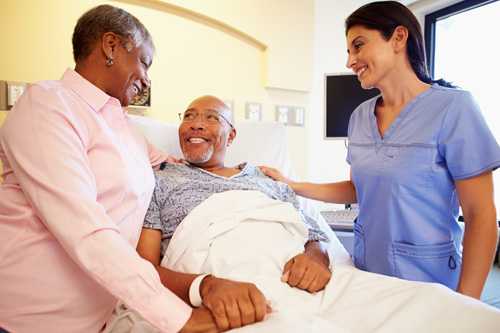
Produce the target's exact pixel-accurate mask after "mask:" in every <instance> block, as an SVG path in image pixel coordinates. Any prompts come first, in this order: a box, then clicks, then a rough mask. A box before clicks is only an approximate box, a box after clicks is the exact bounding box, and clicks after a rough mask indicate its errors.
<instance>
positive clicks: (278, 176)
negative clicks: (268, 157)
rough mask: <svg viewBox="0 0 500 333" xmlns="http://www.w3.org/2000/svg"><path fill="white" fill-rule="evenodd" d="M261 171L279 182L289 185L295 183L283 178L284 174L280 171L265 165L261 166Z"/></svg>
mask: <svg viewBox="0 0 500 333" xmlns="http://www.w3.org/2000/svg"><path fill="white" fill-rule="evenodd" d="M259 169H260V171H262V173H263V174H265V175H266V176H268V177H269V178H272V179H274V180H276V181H278V182H282V183H287V184H288V185H291V184H292V183H293V182H292V180H290V179H288V178H286V177H285V176H283V174H282V173H281V172H280V171H279V170H278V169H275V168H271V167H267V166H264V165H261V166H259Z"/></svg>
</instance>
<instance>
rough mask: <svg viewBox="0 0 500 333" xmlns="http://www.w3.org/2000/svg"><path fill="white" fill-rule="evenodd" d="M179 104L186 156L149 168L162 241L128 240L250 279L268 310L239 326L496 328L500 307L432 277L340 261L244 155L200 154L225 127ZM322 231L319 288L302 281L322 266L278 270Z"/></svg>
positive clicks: (168, 261) (175, 261) (174, 263)
mask: <svg viewBox="0 0 500 333" xmlns="http://www.w3.org/2000/svg"><path fill="white" fill-rule="evenodd" d="M189 111H190V110H189V109H188V113H187V114H186V113H185V114H184V119H185V122H183V125H181V128H180V130H179V132H180V133H179V134H180V135H179V138H180V143H181V148H182V152H183V154H184V156H185V158H186V159H187V160H188V161H191V162H192V163H191V164H190V165H167V166H165V168H164V170H163V171H160V172H159V173H158V175H157V188H156V190H155V194H154V196H153V201H152V204H151V206H150V211H149V212H148V214H147V218H146V221H145V228H153V229H156V230H160V231H161V234H162V242H161V245H160V243H159V242H156V244H155V245H154V247H156V248H155V249H151V248H147V247H148V246H149V247H151V246H152V245H151V244H152V243H151V242H149V241H148V240H147V238H145V237H147V236H145V237H141V241H140V243H139V247H138V248H139V251H140V252H143V251H144V249H145V248H147V249H146V251H145V252H147V253H151V250H153V251H156V252H157V253H159V254H160V253H161V254H163V260H162V262H161V265H162V266H164V267H167V268H169V269H172V270H177V271H182V272H186V273H196V274H200V273H210V274H213V275H214V276H217V277H223V278H228V279H234V280H240V281H248V282H252V283H255V284H256V285H257V286H258V287H259V288H260V290H261V291H262V292H263V293H264V295H265V296H266V298H267V299H269V300H270V301H271V302H272V308H273V312H272V313H271V314H270V315H269V316H268V318H267V319H266V320H264V321H263V322H261V323H258V324H255V325H251V326H247V327H243V328H240V329H239V330H240V331H242V332H244V331H245V332H326V331H328V332H330V331H331V332H372V331H377V330H378V331H383V332H392V331H397V330H399V331H404V332H417V331H418V332H434V331H435V332H443V331H454V332H455V331H456V332H470V331H481V332H494V331H497V330H498V327H499V325H500V312H499V311H497V310H496V309H494V308H491V307H489V306H487V305H484V304H482V303H480V302H478V301H475V300H473V299H470V298H467V297H465V296H461V295H459V294H456V293H454V292H453V291H451V290H449V289H446V288H445V287H442V286H439V285H436V284H427V283H419V282H409V281H403V280H398V279H395V278H390V277H384V276H381V275H376V274H371V273H366V272H362V271H359V270H357V269H355V268H353V267H352V266H351V265H349V264H346V252H345V250H343V249H342V247H341V246H340V244H339V242H338V240H337V239H336V238H335V236H334V235H333V233H331V231H330V230H329V229H327V228H325V229H323V230H319V227H318V226H317V223H316V222H314V221H312V219H310V218H306V224H305V223H303V222H304V217H303V216H304V215H303V214H301V213H300V211H299V210H297V209H296V207H294V205H292V204H290V203H288V202H292V203H293V202H294V198H293V197H290V194H289V193H290V192H289V189H287V188H286V186H283V184H278V183H274V182H273V181H271V180H268V179H264V178H263V176H262V174H261V173H260V172H259V171H258V170H257V169H256V168H255V167H253V166H252V165H250V164H244V165H243V164H240V165H239V166H238V167H236V168H231V167H229V168H226V167H224V164H222V168H221V166H220V165H214V164H211V163H208V164H207V163H206V162H207V161H210V158H211V157H212V156H213V154H214V153H215V154H218V152H217V151H216V150H218V149H220V151H221V155H220V157H222V159H223V158H224V154H225V151H226V145H225V142H226V141H225V140H222V142H223V143H224V144H223V145H220V142H221V141H218V136H220V135H222V136H224V135H228V134H227V133H224V132H218V131H213V129H212V133H211V131H210V129H208V130H207V128H205V126H206V125H207V124H206V123H209V122H210V120H209V118H208V116H209V115H208V116H207V115H205V114H203V112H205V111H201V110H195V109H192V110H191V111H192V112H195V111H196V112H195V113H194V114H189ZM202 117H205V118H202ZM219 120H220V119H219ZM186 122H187V123H188V124H186ZM205 122H206V123H205ZM208 126H210V125H208ZM146 135H147V133H146ZM150 139H151V138H150ZM153 141H154V140H153ZM222 161H223V160H222ZM240 162H241V161H240ZM197 166H198V167H197ZM199 166H201V167H199ZM276 199H277V200H276ZM287 201H288V202H287ZM181 221H182V223H180V222H181ZM317 222H318V223H319V224H320V225H322V226H324V223H323V224H322V221H321V220H317ZM179 223H180V224H179ZM307 225H309V226H310V228H309V230H308V228H307V227H306V226H307ZM147 233H148V232H147V231H146V232H145V233H143V236H144V235H146V234H147ZM327 238H330V240H331V242H330V243H331V244H330V246H329V247H328V251H329V252H328V254H329V257H330V258H329V262H330V264H331V265H333V266H334V267H335V268H334V273H333V276H332V278H331V281H330V282H329V283H328V284H327V285H326V288H325V289H324V290H323V291H321V292H318V293H314V294H311V293H309V292H306V291H302V290H300V289H306V290H307V289H310V291H317V290H320V289H323V287H324V286H325V283H326V282H327V281H328V280H329V278H330V276H329V274H326V275H322V276H320V277H318V279H320V280H321V281H318V283H316V284H314V287H311V288H308V287H309V286H311V284H312V281H306V282H307V283H306V282H303V284H302V285H300V283H299V282H298V281H300V278H301V277H302V276H299V277H297V276H294V277H293V279H292V281H290V280H291V276H290V274H289V273H286V272H289V271H290V266H291V265H293V263H294V261H293V260H290V259H291V258H297V257H296V256H297V255H300V254H301V253H302V252H304V244H306V242H308V241H310V240H326V239H327ZM146 244H147V245H146ZM141 248H142V250H141ZM318 262H319V263H321V260H320V261H318ZM327 262H328V260H327ZM313 267H315V266H313ZM315 268H317V267H315ZM320 271H321V270H320ZM283 272H285V274H283ZM321 273H325V271H324V270H323V271H321ZM328 273H329V272H328ZM302 274H303V272H302ZM304 275H305V274H304ZM320 275H321V274H320ZM314 279H316V276H315V277H314ZM282 280H284V281H285V282H288V284H287V283H284V282H283V281H282ZM292 286H297V287H299V288H292Z"/></svg>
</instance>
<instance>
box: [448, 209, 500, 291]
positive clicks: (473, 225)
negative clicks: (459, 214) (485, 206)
mask: <svg viewBox="0 0 500 333" xmlns="http://www.w3.org/2000/svg"><path fill="white" fill-rule="evenodd" d="M464 217H465V221H470V222H466V223H465V234H464V241H463V245H464V251H463V263H462V272H461V275H460V282H459V284H458V288H457V291H458V292H459V293H462V294H464V295H468V296H471V297H474V298H478V299H479V298H480V297H481V292H482V290H483V287H484V283H485V281H486V278H487V277H488V273H489V270H490V268H491V263H492V261H493V257H494V255H495V250H496V246H497V240H498V234H497V233H498V228H497V223H496V217H495V211H494V209H493V210H486V211H484V212H481V213H480V214H478V215H477V216H474V217H470V218H469V219H468V218H467V216H464Z"/></svg>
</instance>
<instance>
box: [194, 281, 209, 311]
mask: <svg viewBox="0 0 500 333" xmlns="http://www.w3.org/2000/svg"><path fill="white" fill-rule="evenodd" d="M209 275H210V274H201V275H198V276H197V277H195V279H194V280H193V282H191V286H190V287H189V303H191V305H192V306H194V307H195V308H199V307H200V306H201V304H202V303H203V300H202V299H201V293H200V286H201V282H202V281H203V279H204V278H206V277H207V276H209Z"/></svg>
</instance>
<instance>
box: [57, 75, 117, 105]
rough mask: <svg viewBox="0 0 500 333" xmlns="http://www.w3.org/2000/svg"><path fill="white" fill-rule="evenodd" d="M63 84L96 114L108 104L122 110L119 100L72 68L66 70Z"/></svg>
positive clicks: (62, 80)
mask: <svg viewBox="0 0 500 333" xmlns="http://www.w3.org/2000/svg"><path fill="white" fill-rule="evenodd" d="M61 82H62V84H63V85H64V86H66V87H68V88H69V89H71V90H73V91H74V92H75V93H76V94H77V95H78V96H80V97H81V98H82V99H83V100H84V101H85V102H86V103H87V104H88V105H89V106H90V107H91V108H92V109H93V110H94V111H96V112H100V111H101V110H102V109H103V108H104V106H105V105H107V104H114V105H115V106H116V107H119V108H121V104H120V101H118V99H116V98H114V97H111V96H109V95H108V94H106V93H105V92H104V91H102V90H101V89H99V88H98V87H96V86H95V85H94V84H92V83H91V82H90V81H88V80H87V79H85V78H84V77H83V76H81V75H80V74H78V72H76V71H75V70H73V69H71V68H68V69H66V71H65V72H64V74H63V76H62V78H61Z"/></svg>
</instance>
